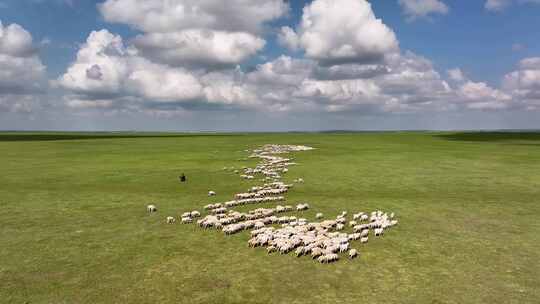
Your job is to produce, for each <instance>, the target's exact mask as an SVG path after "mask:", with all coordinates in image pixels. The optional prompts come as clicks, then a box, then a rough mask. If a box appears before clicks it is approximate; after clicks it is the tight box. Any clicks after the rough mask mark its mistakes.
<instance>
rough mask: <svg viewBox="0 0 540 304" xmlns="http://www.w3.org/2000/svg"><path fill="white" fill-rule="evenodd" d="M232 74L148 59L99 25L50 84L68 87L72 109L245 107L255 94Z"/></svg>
mask: <svg viewBox="0 0 540 304" xmlns="http://www.w3.org/2000/svg"><path fill="white" fill-rule="evenodd" d="M233 76H234V75H232V74H231V73H228V72H222V73H217V72H216V73H208V74H205V73H204V72H196V71H190V70H187V69H184V68H181V67H171V66H168V65H165V64H160V63H155V62H152V61H150V60H148V59H147V58H145V57H144V56H141V55H140V54H139V53H138V50H137V49H135V48H132V47H129V46H128V47H126V46H125V45H124V42H123V40H122V38H121V37H120V36H118V35H114V34H112V33H110V32H108V31H107V30H101V31H95V32H92V33H91V34H90V35H89V36H88V39H87V41H86V43H85V44H84V45H82V46H81V48H80V50H79V51H78V53H77V59H76V60H75V62H74V63H73V64H72V65H71V66H70V67H69V68H68V70H67V71H66V73H65V74H64V75H62V76H60V77H59V79H58V80H57V81H56V84H57V85H58V86H60V87H62V88H64V89H66V90H68V91H69V92H70V94H68V95H67V96H66V104H67V105H68V106H71V107H76V108H84V107H94V108H118V107H126V106H128V107H135V108H141V107H143V108H144V107H147V108H152V107H164V108H170V109H176V108H182V107H196V106H197V103H199V104H200V105H199V106H202V107H210V106H211V105H212V104H214V105H218V104H222V105H223V104H240V105H247V106H249V105H250V104H251V103H253V102H254V101H255V100H256V99H255V98H253V100H252V99H251V97H252V95H250V94H251V93H249V92H248V91H247V90H246V88H245V87H244V86H243V84H242V83H241V82H238V81H235V78H234V77H233ZM165 104H169V105H165Z"/></svg>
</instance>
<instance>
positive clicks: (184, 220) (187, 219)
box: [182, 217, 193, 224]
mask: <svg viewBox="0 0 540 304" xmlns="http://www.w3.org/2000/svg"><path fill="white" fill-rule="evenodd" d="M190 223H193V219H192V218H190V217H183V218H182V224H190Z"/></svg>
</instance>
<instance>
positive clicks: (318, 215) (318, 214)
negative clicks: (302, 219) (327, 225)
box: [315, 212, 323, 219]
mask: <svg viewBox="0 0 540 304" xmlns="http://www.w3.org/2000/svg"><path fill="white" fill-rule="evenodd" d="M315 218H316V219H322V218H323V214H322V213H320V212H319V213H317V214H316V215H315Z"/></svg>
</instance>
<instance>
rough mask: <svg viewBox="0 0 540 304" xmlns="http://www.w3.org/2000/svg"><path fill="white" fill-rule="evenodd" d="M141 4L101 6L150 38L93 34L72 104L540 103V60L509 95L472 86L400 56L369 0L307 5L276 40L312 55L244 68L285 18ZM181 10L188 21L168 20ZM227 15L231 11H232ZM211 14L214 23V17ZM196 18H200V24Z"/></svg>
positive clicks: (71, 71) (64, 79)
mask: <svg viewBox="0 0 540 304" xmlns="http://www.w3.org/2000/svg"><path fill="white" fill-rule="evenodd" d="M255 2H257V1H238V2H236V1H235V2H233V4H235V5H239V8H238V9H240V10H242V9H243V8H245V6H249V7H251V8H252V9H254V10H256V8H255V7H254V6H253V7H252V6H250V5H251V3H255ZM134 3H135V1H134V0H116V1H112V0H109V1H106V2H105V3H104V4H103V5H102V6H101V10H102V12H103V13H104V15H105V16H107V15H106V14H111V15H110V16H108V17H107V18H109V20H111V18H113V17H114V18H113V19H115V20H116V22H122V23H127V24H130V25H132V26H133V27H136V28H138V29H140V30H142V31H143V33H141V34H140V35H138V36H136V37H135V38H134V39H133V40H130V41H127V42H126V41H124V40H123V39H122V38H121V37H120V36H118V35H114V34H112V33H110V32H108V31H107V30H101V31H98V32H92V33H91V34H90V35H89V37H88V39H87V41H86V43H85V44H83V45H82V46H81V47H80V49H79V51H78V53H77V58H76V60H75V61H74V62H73V63H72V64H71V65H70V67H69V68H68V69H67V71H66V73H65V74H64V75H62V76H60V77H59V78H58V79H57V81H56V84H57V85H58V86H60V87H62V88H64V89H65V90H66V91H67V92H68V94H66V97H65V99H66V104H67V105H68V106H70V107H73V108H88V107H93V108H100V109H107V110H112V111H116V110H120V109H124V110H129V111H145V112H147V113H161V114H163V113H167V112H170V113H177V112H178V111H180V112H182V113H184V111H203V110H212V109H213V110H216V109H220V110H222V109H223V110H225V109H226V110H233V109H234V110H238V109H242V110H256V111H259V112H265V113H266V112H271V111H274V112H290V111H297V112H312V113H315V112H341V113H345V112H346V113H359V114H373V113H379V114H380V113H419V112H438V111H446V110H500V109H507V108H512V107H518V106H519V102H516V100H518V99H519V100H523V99H525V98H529V99H530V100H534V98H537V96H540V94H538V93H539V91H538V90H537V89H536V88H537V87H538V84H537V81H538V79H540V77H537V76H538V75H537V74H536V73H538V71H539V70H540V68H539V67H540V64H539V63H540V60H539V59H537V58H529V59H526V60H523V61H522V62H521V64H520V66H519V70H518V71H515V72H513V73H510V74H509V75H507V77H506V78H505V88H503V89H498V88H495V87H492V86H490V85H488V84H487V83H485V82H476V81H472V80H470V79H468V78H467V76H466V75H464V73H463V72H462V70H461V69H459V68H456V69H451V70H448V71H446V73H445V74H444V77H443V76H441V74H440V73H439V72H438V71H437V70H436V69H435V67H434V65H433V63H432V62H431V61H430V60H428V59H427V58H424V57H422V56H419V55H417V54H415V53H413V52H410V51H402V50H400V48H399V42H398V40H397V38H396V37H395V34H394V32H393V31H392V29H390V28H389V27H387V26H386V25H385V24H384V23H383V22H382V21H381V20H380V19H377V18H376V16H375V14H374V13H373V11H372V9H371V6H370V4H369V3H368V2H367V1H365V0H332V1H331V0H314V1H313V2H311V3H309V4H307V5H306V7H305V8H304V10H303V15H302V19H301V22H300V24H299V25H298V26H297V27H296V28H295V29H293V28H291V27H281V28H280V30H279V33H278V37H277V38H278V41H279V43H280V44H282V45H284V46H287V47H288V48H290V49H293V50H301V51H303V52H304V53H305V56H304V57H303V58H293V57H290V56H285V55H282V56H279V57H277V58H275V59H273V60H270V61H268V62H264V63H261V64H258V65H256V66H255V67H253V68H250V69H247V70H243V69H242V68H241V67H240V65H238V64H239V63H242V62H245V60H246V59H248V58H249V57H250V56H252V55H254V54H256V53H257V52H258V51H260V49H262V48H263V47H264V43H265V41H264V40H263V39H262V38H261V37H260V36H259V35H260V32H259V30H260V29H257V27H262V26H263V25H264V23H265V22H266V21H267V20H270V19H271V18H274V17H271V16H276V15H280V14H281V13H279V14H278V13H276V14H267V12H260V13H261V14H263V15H264V16H263V17H261V16H259V17H258V18H259V19H258V20H259V21H258V22H256V26H255V28H251V29H248V28H246V27H245V26H244V25H241V24H240V23H237V24H236V25H235V26H231V27H228V28H224V29H219V28H217V25H220V24H221V22H225V21H223V20H221V19H220V18H223V17H221V15H220V17H217V15H218V11H217V10H214V9H210V8H211V7H212V8H215V7H214V6H210V4H211V3H213V2H212V1H200V2H197V3H200V5H199V6H197V5H195V2H190V1H144V2H141V3H139V2H137V3H138V4H139V5H137V6H136V7H134V8H133V10H130V9H131V8H132V7H131V6H129V5H128V4H134ZM268 3H282V2H281V1H270V2H268ZM120 4H124V5H128V6H126V8H125V11H120V10H118V8H117V7H116V8H115V6H117V5H120ZM157 4H159V5H157ZM180 4H182V5H180ZM260 4H261V5H262V4H263V3H262V2H261V3H260ZM156 5H157V6H156ZM242 5H244V6H242ZM180 6H181V7H182V9H180V8H179V7H180ZM175 8H176V9H178V10H179V12H181V13H178V14H172V15H170V16H169V15H168V14H169V10H171V9H175ZM188 8H189V9H188ZM195 8H197V9H195ZM104 10H107V12H104ZM143 11H144V12H145V13H147V14H150V15H152V14H154V16H158V14H164V15H160V16H161V17H163V18H158V19H157V20H160V21H159V22H158V23H161V24H154V25H152V24H146V22H147V21H148V20H146V18H149V17H148V16H146V15H144V14H140V12H143ZM228 12H230V8H229V7H227V8H226V9H225V12H222V13H224V14H228ZM113 13H114V14H113ZM182 14H183V15H182ZM219 14H220V13H219ZM206 15H208V16H214V17H212V18H209V19H207V20H205V19H204V18H205V16H206ZM426 15H427V14H426ZM135 16H138V17H136V18H135ZM179 16H183V17H181V18H180V17H179ZM190 16H191V17H190ZM193 16H197V17H200V18H201V19H197V20H191V19H190V18H192V17H193ZM169 18H172V19H173V20H174V22H173V21H171V20H169ZM175 18H180V19H181V20H177V19H175ZM186 18H187V19H186ZM193 18H194V17H193ZM269 18H270V19H269ZM218 19H219V20H218ZM137 22H138V23H137ZM176 22H180V24H176ZM136 23H137V25H136ZM169 23H170V24H169ZM173 23H174V24H173ZM190 24H191V25H190ZM218 68H219V69H218ZM447 80H448V82H447ZM535 96H536V97H535ZM528 104H531V102H529V103H528ZM161 114H160V115H161Z"/></svg>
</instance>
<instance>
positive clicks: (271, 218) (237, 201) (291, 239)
mask: <svg viewBox="0 0 540 304" xmlns="http://www.w3.org/2000/svg"><path fill="white" fill-rule="evenodd" d="M312 149H313V148H311V147H307V146H295V145H265V146H263V147H262V148H260V149H256V150H254V151H253V153H252V154H251V156H250V158H259V159H260V160H261V161H260V162H259V163H258V164H257V165H256V167H255V168H247V167H244V168H243V171H244V174H242V175H240V177H242V178H245V179H254V178H255V176H256V175H257V174H261V175H262V176H263V179H262V180H263V181H264V182H265V183H264V184H263V185H262V186H256V187H252V188H250V189H249V190H248V191H247V192H244V193H238V194H236V195H235V198H234V199H233V200H231V201H227V202H223V203H214V204H208V205H206V206H204V210H205V211H206V212H207V213H208V214H207V215H206V216H204V217H201V213H200V212H198V211H196V210H193V211H189V212H185V213H183V214H182V216H181V222H182V223H183V224H189V223H193V222H194V220H195V219H196V218H199V217H200V219H198V220H197V221H196V223H197V225H198V226H199V227H201V228H205V229H210V228H211V229H218V230H221V231H223V233H225V234H226V235H230V234H235V233H239V232H241V231H246V230H249V231H250V236H251V238H250V239H249V240H248V246H249V247H266V250H267V252H268V253H269V254H270V253H273V252H279V253H281V254H287V253H290V252H293V251H294V254H295V255H296V256H297V257H300V256H304V255H305V256H311V257H312V258H313V259H316V260H317V261H318V262H320V263H331V262H335V261H337V260H339V253H345V252H346V253H347V256H348V257H349V258H351V259H353V258H355V257H357V256H358V254H359V252H358V250H357V249H354V248H351V245H350V243H351V242H352V241H360V243H364V244H365V243H367V242H368V240H369V237H370V234H371V235H373V236H382V235H383V234H384V232H385V231H386V230H387V229H389V228H391V227H393V226H395V225H397V223H398V221H397V219H395V216H394V213H390V214H388V213H384V212H382V211H379V210H377V211H373V212H371V213H365V212H358V213H354V214H353V215H352V219H351V220H349V221H348V220H347V214H348V213H347V211H343V212H341V214H339V215H338V216H337V217H335V218H333V219H327V220H323V219H324V214H322V213H317V214H316V215H315V218H316V220H320V221H308V220H307V219H306V218H304V217H297V216H286V215H283V214H284V213H287V212H293V211H296V212H297V213H298V214H301V212H303V211H305V210H308V209H309V208H310V206H309V204H308V203H298V204H296V206H291V205H284V206H282V205H277V206H275V207H274V208H257V209H254V210H250V211H247V212H239V211H235V210H233V208H234V207H236V206H243V205H247V204H263V203H269V202H283V201H285V197H284V196H283V194H285V193H286V192H287V191H288V190H289V189H290V188H291V187H292V186H293V185H292V184H285V183H284V182H282V181H281V175H282V174H284V173H287V172H288V171H289V169H288V166H290V165H294V164H295V163H294V162H292V160H291V159H290V158H286V157H282V156H280V155H282V154H287V153H290V152H297V151H308V150H312ZM224 169H226V170H227V168H224ZM235 172H236V173H240V172H239V171H238V170H235ZM294 182H295V183H302V182H303V179H301V178H298V179H295V180H294ZM215 195H216V192H214V191H209V192H208V196H215ZM147 211H148V212H150V213H152V212H156V211H157V208H156V206H155V205H149V206H147ZM166 222H167V223H170V224H173V223H175V222H176V219H175V218H174V217H172V216H169V217H167V218H166ZM346 226H349V227H350V228H352V232H351V233H346V232H344V230H345V229H346Z"/></svg>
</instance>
